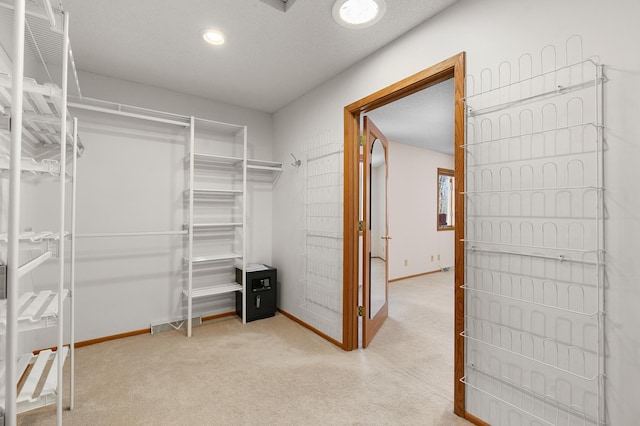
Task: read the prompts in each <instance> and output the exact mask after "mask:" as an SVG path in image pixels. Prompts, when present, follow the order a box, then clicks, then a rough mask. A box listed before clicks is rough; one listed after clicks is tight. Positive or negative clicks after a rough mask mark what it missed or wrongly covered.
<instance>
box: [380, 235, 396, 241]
mask: <svg viewBox="0 0 640 426" xmlns="http://www.w3.org/2000/svg"><path fill="white" fill-rule="evenodd" d="M380 238H381V239H383V240H392V239H393V238H391V237H390V236H388V235H385V236H383V237H380Z"/></svg>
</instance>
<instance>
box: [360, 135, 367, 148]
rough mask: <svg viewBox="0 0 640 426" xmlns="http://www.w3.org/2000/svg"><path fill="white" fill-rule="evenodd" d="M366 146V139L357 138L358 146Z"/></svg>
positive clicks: (363, 136) (364, 137) (363, 137)
mask: <svg viewBox="0 0 640 426" xmlns="http://www.w3.org/2000/svg"><path fill="white" fill-rule="evenodd" d="M366 144H367V137H366V136H365V135H362V136H360V137H359V138H358V145H360V146H365V145H366Z"/></svg>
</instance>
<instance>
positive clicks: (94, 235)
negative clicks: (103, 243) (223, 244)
mask: <svg viewBox="0 0 640 426" xmlns="http://www.w3.org/2000/svg"><path fill="white" fill-rule="evenodd" d="M188 233H189V231H150V232H146V231H144V232H101V233H90V234H77V235H76V238H103V237H150V236H155V235H187V234H188Z"/></svg>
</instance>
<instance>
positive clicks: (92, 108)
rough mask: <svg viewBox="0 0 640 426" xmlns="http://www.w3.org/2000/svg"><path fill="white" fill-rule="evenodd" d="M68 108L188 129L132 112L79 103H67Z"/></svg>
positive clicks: (177, 122)
mask: <svg viewBox="0 0 640 426" xmlns="http://www.w3.org/2000/svg"><path fill="white" fill-rule="evenodd" d="M100 102H104V103H107V102H105V101H100ZM111 105H114V106H118V107H121V106H123V105H121V104H111ZM69 106H70V107H72V108H78V109H84V110H88V111H96V112H104V113H107V114H114V115H120V116H124V117H130V118H138V119H141V120H148V121H156V122H158V123H165V124H173V125H176V126H181V127H189V123H183V122H181V121H176V120H169V119H167V118H161V117H154V116H152V115H145V114H138V113H134V112H126V111H120V110H112V109H108V108H102V107H97V106H93V105H86V104H81V103H78V102H69ZM137 109H142V108H137ZM145 111H149V112H152V110H145ZM154 112H155V111H154Z"/></svg>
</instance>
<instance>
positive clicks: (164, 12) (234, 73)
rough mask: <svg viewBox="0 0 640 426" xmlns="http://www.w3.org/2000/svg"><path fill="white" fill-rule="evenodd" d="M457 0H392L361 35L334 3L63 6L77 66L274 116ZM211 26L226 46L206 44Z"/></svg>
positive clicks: (116, 1)
mask: <svg viewBox="0 0 640 426" xmlns="http://www.w3.org/2000/svg"><path fill="white" fill-rule="evenodd" d="M456 1H457V0H387V10H386V14H385V16H384V18H383V19H382V20H381V21H380V22H378V23H377V24H376V25H374V26H373V27H369V28H365V29H360V30H350V29H346V28H343V27H341V26H340V25H338V24H337V23H336V22H335V21H334V20H333V18H332V16H331V8H332V6H333V3H334V0H297V1H295V2H292V4H291V6H290V7H288V8H287V11H286V12H283V11H281V10H278V8H276V7H273V6H272V5H269V4H267V3H273V2H269V1H267V2H263V1H260V0H188V1H175V0H109V1H101V0H63V5H64V8H65V10H67V11H68V12H69V13H70V17H71V27H70V38H71V43H72V47H73V52H74V56H75V60H76V64H77V66H78V69H80V70H82V71H88V72H92V73H97V74H102V75H107V76H111V77H116V78H120V79H124V80H129V81H134V82H140V83H144V84H148V85H152V86H157V87H163V88H167V89H170V90H174V91H178V92H182V93H187V94H192V95H197V96H201V97H204V98H209V99H214V100H218V101H221V102H226V103H229V104H234V105H239V106H244V107H248V108H253V109H257V110H261V111H266V112H275V111H277V110H278V109H280V108H282V107H283V106H285V105H286V104H288V103H289V102H291V101H292V100H294V99H296V98H298V97H300V96H301V95H303V94H304V93H306V92H308V91H309V90H311V89H313V88H314V87H316V86H318V85H319V84H321V83H323V82H324V81H326V80H328V79H329V78H331V77H332V76H334V75H336V74H338V73H340V72H341V71H343V70H345V69H346V68H348V67H349V66H351V65H353V64H354V63H356V62H358V61H359V60H361V59H363V58H365V57H366V56H367V55H369V54H371V53H373V52H374V51H376V50H378V49H380V48H381V47H383V46H384V45H386V44H388V43H389V42H391V41H392V40H394V39H396V38H397V37H399V36H400V35H402V34H404V33H406V32H407V31H409V30H410V29H412V28H414V27H415V26H417V25H418V24H420V23H422V22H424V21H425V20H427V19H428V18H429V17H431V16H433V15H435V14H436V13H438V12H440V11H441V10H443V9H445V8H446V7H448V6H450V5H452V4H453V3H455V2H456ZM289 2H291V0H289ZM206 27H215V28H218V29H219V30H222V31H223V32H224V33H225V34H226V36H227V42H226V43H225V45H224V46H222V47H219V48H213V47H211V46H208V45H206V44H205V43H204V42H203V41H202V39H201V37H200V30H202V29H204V28H206ZM80 83H81V84H82V81H80Z"/></svg>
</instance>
